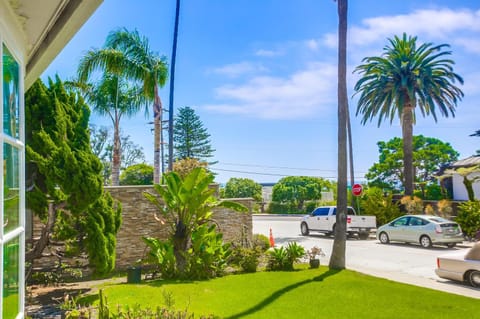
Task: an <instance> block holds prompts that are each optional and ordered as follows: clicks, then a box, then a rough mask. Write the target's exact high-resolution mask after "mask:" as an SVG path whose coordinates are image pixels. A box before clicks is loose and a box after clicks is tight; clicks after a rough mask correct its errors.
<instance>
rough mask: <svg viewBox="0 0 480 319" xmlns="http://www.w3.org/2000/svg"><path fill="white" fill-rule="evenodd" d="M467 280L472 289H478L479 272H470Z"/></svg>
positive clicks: (479, 282)
mask: <svg viewBox="0 0 480 319" xmlns="http://www.w3.org/2000/svg"><path fill="white" fill-rule="evenodd" d="M467 280H468V283H469V284H470V285H471V286H472V287H476V288H478V287H480V271H478V270H473V271H470V272H469V273H468V276H467Z"/></svg>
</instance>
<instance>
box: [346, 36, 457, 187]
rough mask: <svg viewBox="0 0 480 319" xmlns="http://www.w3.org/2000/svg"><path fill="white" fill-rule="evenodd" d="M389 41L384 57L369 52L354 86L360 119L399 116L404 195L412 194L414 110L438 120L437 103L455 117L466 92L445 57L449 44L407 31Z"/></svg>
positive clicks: (445, 113) (449, 52) (379, 119)
mask: <svg viewBox="0 0 480 319" xmlns="http://www.w3.org/2000/svg"><path fill="white" fill-rule="evenodd" d="M388 41H389V45H387V46H386V47H385V48H384V52H383V54H382V55H381V56H380V57H366V58H364V59H363V64H361V65H359V66H358V67H357V68H356V69H355V72H358V73H360V74H361V76H362V77H361V78H360V80H358V82H357V84H356V85H355V91H356V92H357V93H361V94H360V99H359V101H358V106H357V112H356V114H357V115H359V114H361V115H362V124H365V123H366V122H367V121H368V120H372V119H373V118H374V117H378V126H380V124H381V122H382V121H383V120H384V119H387V118H389V119H390V123H392V122H393V120H394V119H395V118H396V117H399V118H400V122H401V124H402V138H403V165H404V180H403V186H404V188H405V195H412V194H413V190H414V176H415V175H414V171H413V170H414V168H413V147H412V144H413V125H414V124H415V109H416V108H417V109H420V112H421V113H422V115H423V116H425V115H430V114H431V115H432V116H433V118H434V120H435V122H436V121H437V115H436V109H437V108H438V111H439V112H440V114H441V115H443V116H445V117H448V115H449V114H451V115H452V116H455V107H456V105H457V103H458V102H459V101H460V100H461V98H462V97H463V92H462V90H460V89H459V88H458V87H457V86H456V85H455V82H457V81H458V82H459V83H460V84H463V79H462V78H461V77H460V76H459V75H458V74H456V73H455V72H453V65H454V64H455V62H454V61H453V60H451V59H448V58H447V56H449V55H451V51H442V50H443V49H444V48H448V47H449V45H447V44H441V45H436V46H434V45H433V44H432V43H424V44H421V45H420V46H418V47H417V37H412V36H408V37H407V35H406V34H405V33H404V34H403V37H401V38H399V37H397V36H395V37H394V38H393V39H388Z"/></svg>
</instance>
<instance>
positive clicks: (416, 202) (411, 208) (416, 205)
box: [400, 196, 423, 214]
mask: <svg viewBox="0 0 480 319" xmlns="http://www.w3.org/2000/svg"><path fill="white" fill-rule="evenodd" d="M400 203H401V204H402V205H403V206H404V207H405V210H406V211H407V212H408V213H409V214H421V213H423V201H422V199H421V198H419V197H417V196H403V197H402V199H400Z"/></svg>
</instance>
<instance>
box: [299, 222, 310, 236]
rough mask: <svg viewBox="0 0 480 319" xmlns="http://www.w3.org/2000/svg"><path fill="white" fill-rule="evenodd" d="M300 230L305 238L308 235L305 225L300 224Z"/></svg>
mask: <svg viewBox="0 0 480 319" xmlns="http://www.w3.org/2000/svg"><path fill="white" fill-rule="evenodd" d="M300 230H301V232H302V235H303V236H307V235H308V234H309V233H310V231H309V230H308V225H307V223H302V224H301V225H300Z"/></svg>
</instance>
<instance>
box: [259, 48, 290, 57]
mask: <svg viewBox="0 0 480 319" xmlns="http://www.w3.org/2000/svg"><path fill="white" fill-rule="evenodd" d="M255 55H256V56H261V57H274V56H279V55H283V52H282V51H280V50H265V49H260V50H257V51H256V52H255Z"/></svg>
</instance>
